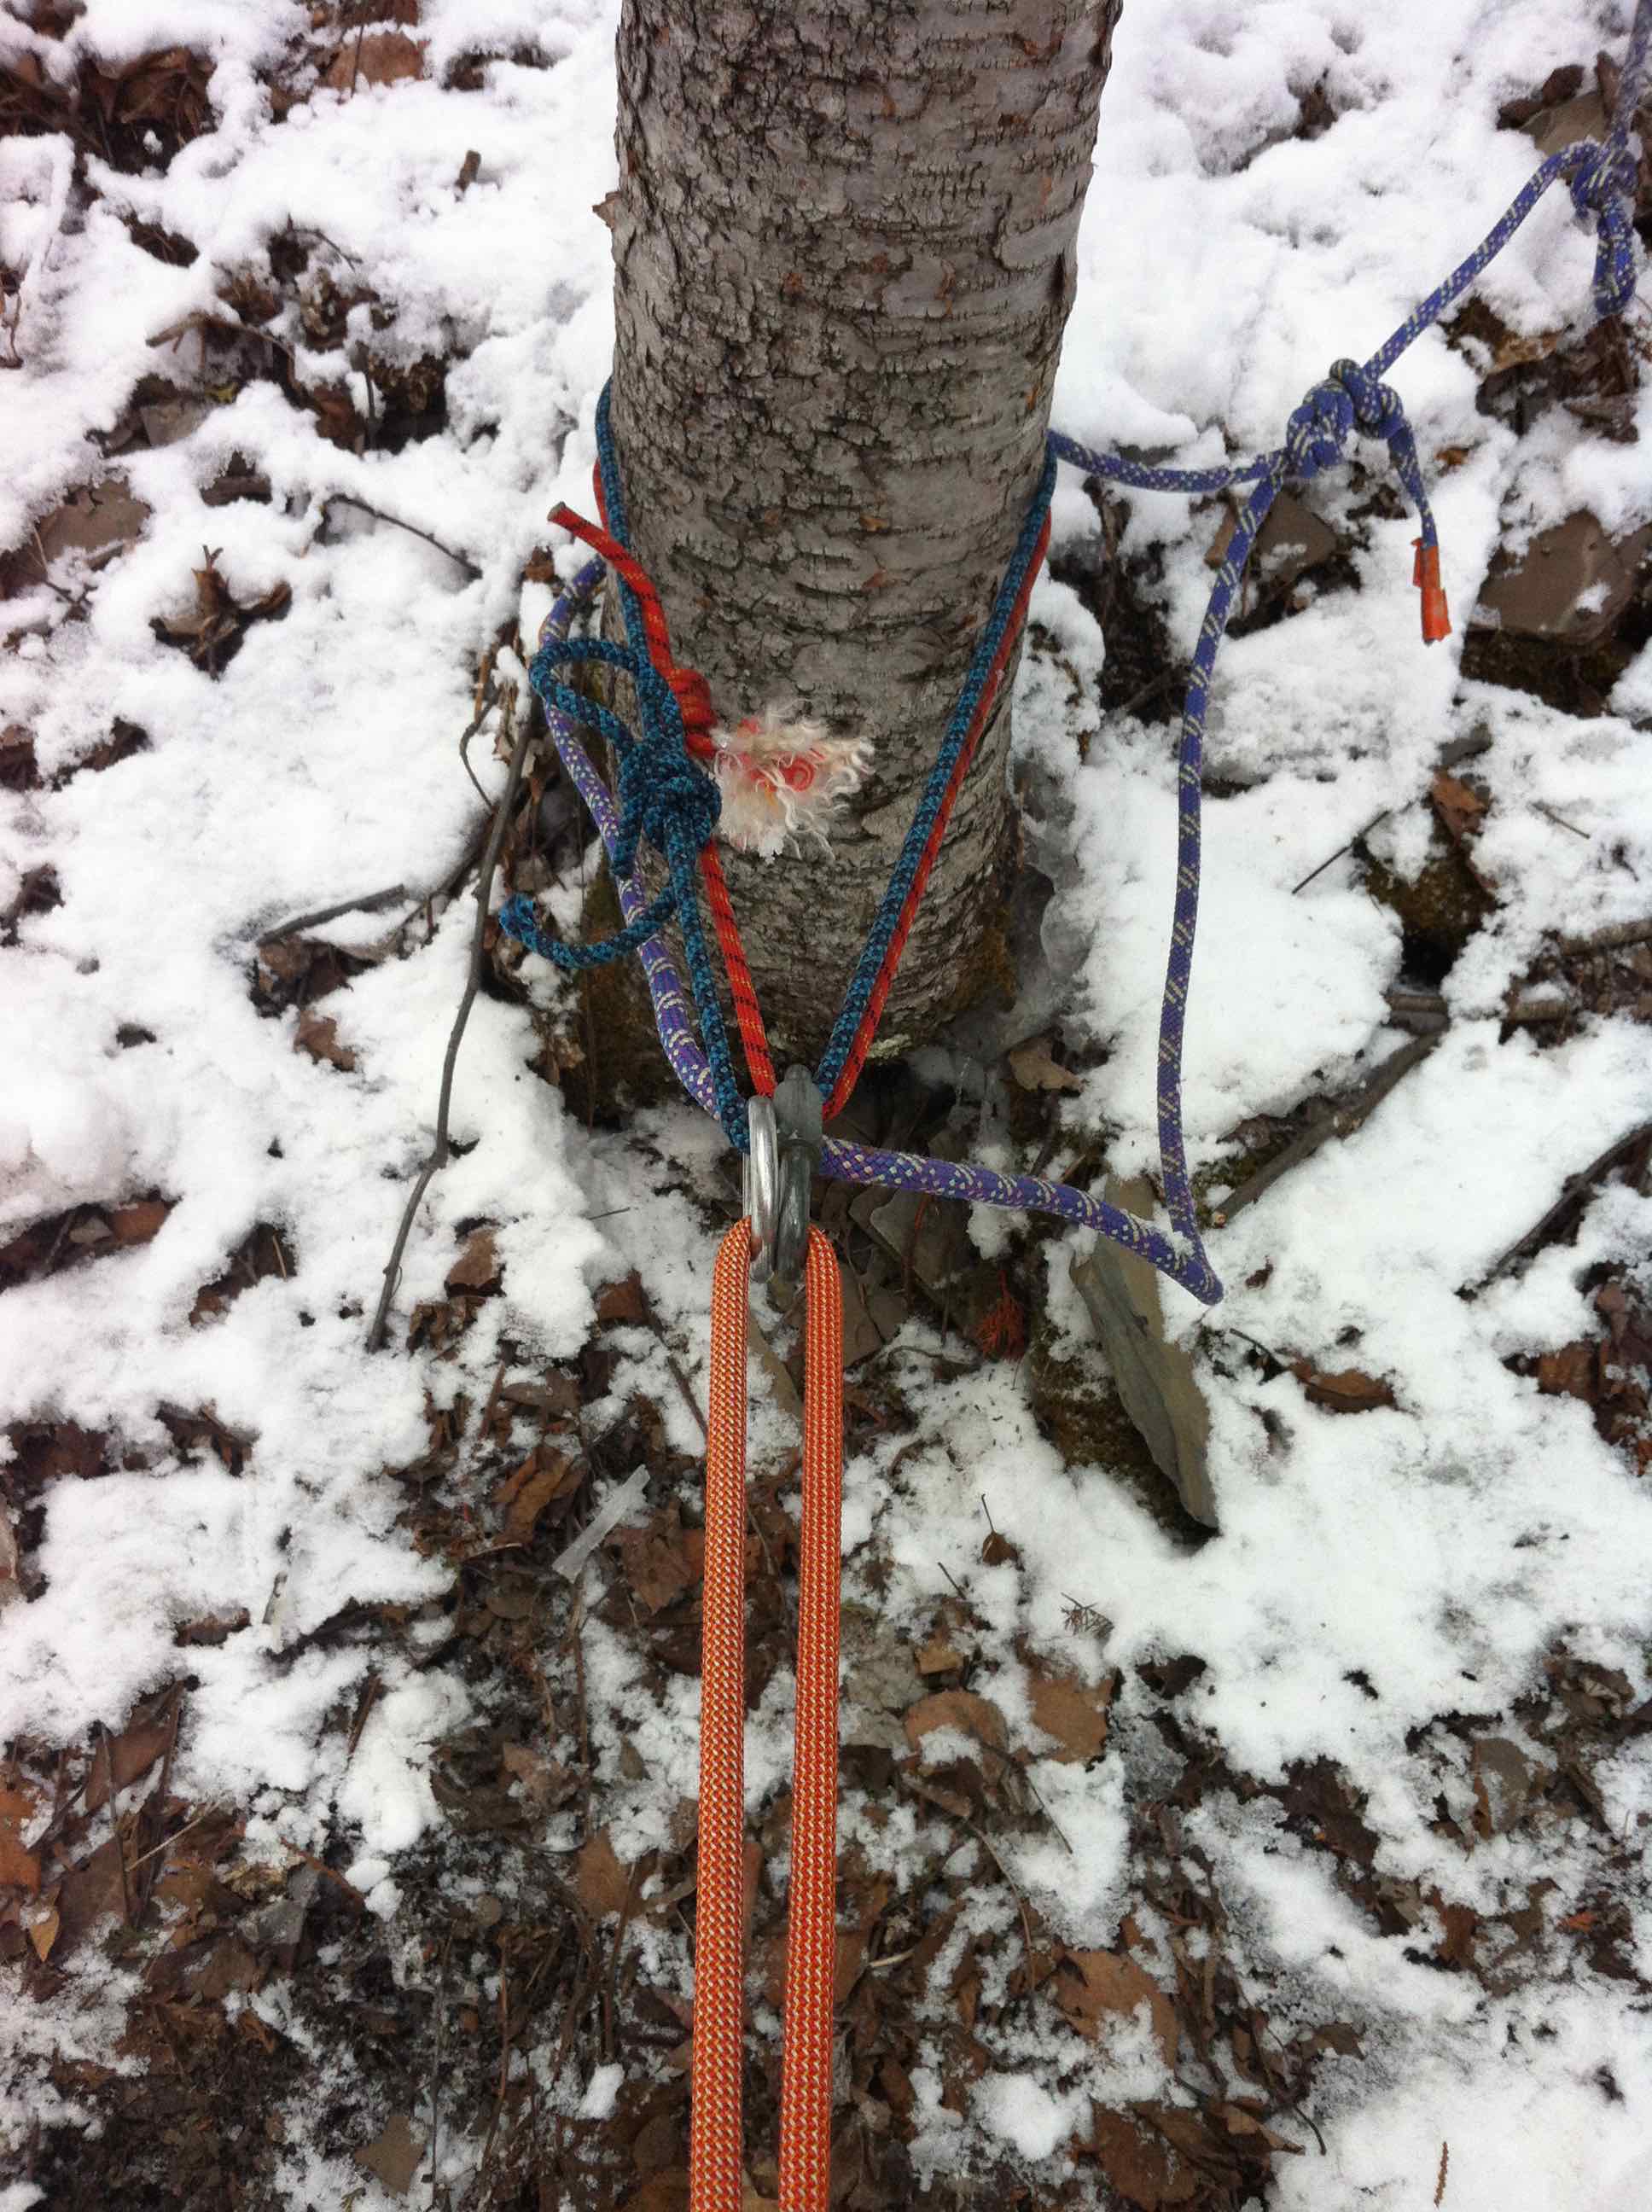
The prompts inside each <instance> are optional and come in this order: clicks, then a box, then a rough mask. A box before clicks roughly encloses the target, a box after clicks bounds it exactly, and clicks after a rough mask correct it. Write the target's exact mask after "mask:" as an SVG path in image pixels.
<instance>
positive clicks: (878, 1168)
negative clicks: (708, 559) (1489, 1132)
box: [539, 561, 1222, 1305]
mask: <svg viewBox="0 0 1652 2212" xmlns="http://www.w3.org/2000/svg"><path fill="white" fill-rule="evenodd" d="M602 572H603V564H602V562H600V561H589V562H586V565H585V567H584V568H581V569H580V573H579V574H578V575H577V576H575V578H574V581H573V582H572V583H571V584H570V585H569V586H568V588H567V590H566V591H565V592H563V594H562V597H561V598H560V599H558V600H557V602H556V605H555V606H554V607H552V609H551V611H550V614H548V615H547V616H546V617H545V620H544V624H543V625H542V627H541V629H540V632H539V641H540V643H541V645H544V644H546V643H548V642H550V641H551V640H553V639H556V638H562V637H566V636H567V635H568V631H569V629H571V628H572V627H573V625H574V623H575V622H576V621H577V620H578V619H579V618H580V616H581V615H582V614H584V613H585V612H586V610H587V609H588V608H589V606H590V605H591V603H592V599H593V598H594V597H595V595H596V591H597V586H598V583H599V582H600V581H601V579H602ZM546 720H547V721H548V723H549V725H550V734H551V738H552V739H553V741H554V742H555V744H556V750H557V753H558V755H559V756H560V757H561V760H562V766H563V768H564V769H566V770H567V772H568V780H569V781H570V782H571V783H572V784H573V785H574V788H575V790H577V791H578V793H579V794H580V798H581V799H584V801H585V803H586V805H587V806H588V807H589V808H590V810H591V814H592V820H593V821H594V822H595V823H596V825H597V828H598V832H599V833H600V835H601V837H602V841H603V843H604V847H605V848H607V850H608V853H609V854H610V859H611V857H612V854H613V848H614V844H615V842H616V839H617V837H618V836H619V817H618V814H617V812H616V810H615V806H614V802H613V799H612V798H611V797H610V793H609V790H608V787H607V785H606V784H605V783H604V781H603V780H602V778H601V776H600V775H598V773H597V769H596V767H595V764H594V763H593V762H592V758H591V756H590V754H589V753H587V752H586V749H585V746H584V744H583V743H582V741H581V739H580V733H579V731H578V730H577V728H576V727H575V726H574V723H573V721H572V720H570V719H569V718H568V716H567V715H565V714H562V713H561V712H560V711H559V710H557V709H556V708H551V709H550V711H549V712H548V714H547V716H546ZM614 880H615V884H616V889H617V890H618V892H619V902H620V911H621V913H622V914H623V915H624V917H625V920H626V921H627V922H628V923H630V922H633V921H635V920H636V919H637V917H638V916H639V915H641V914H643V913H645V912H646V911H647V904H648V901H647V893H646V892H645V891H644V890H642V889H641V886H640V885H639V884H637V883H636V882H635V879H634V878H632V877H630V876H616V878H615V879H614ZM641 954H642V968H643V973H644V974H645V975H647V979H648V994H649V996H650V998H651V999H652V1000H653V1008H654V1020H655V1022H656V1024H658V1026H659V1041H660V1042H661V1044H662V1045H664V1047H665V1057H666V1059H667V1060H669V1061H670V1063H671V1072H672V1073H673V1074H675V1076H676V1077H677V1081H678V1082H679V1083H680V1084H681V1085H683V1089H684V1090H685V1091H687V1092H688V1094H689V1097H690V1098H692V1099H693V1100H694V1102H695V1104H696V1105H697V1106H700V1107H701V1108H703V1109H704V1110H705V1112H707V1113H708V1114H709V1115H711V1117H712V1119H713V1120H714V1121H715V1119H716V1118H717V1106H716V1100H715V1097H714V1092H713V1086H712V1079H711V1070H710V1068H709V1067H708V1066H707V1064H706V1057H705V1054H703V1053H702V1052H701V1049H700V1047H699V1043H698V1042H697V1041H696V1039H695V1034H694V1024H693V1020H692V1018H691V1012H690V1006H689V996H688V994H687V992H686V991H685V990H684V988H683V979H682V977H681V975H679V974H678V972H677V963H676V961H675V960H674V959H673V958H672V957H671V947H670V945H668V944H667V943H666V941H665V937H664V936H663V935H659V936H654V937H650V938H647V939H645V940H644V942H643V945H642V947H641ZM820 1165H821V1172H822V1174H823V1175H825V1176H830V1177H831V1179H832V1180H833V1181H834V1182H848V1183H854V1184H857V1185H868V1186H872V1187H874V1188H882V1189H888V1190H909V1191H915V1192H918V1193H920V1194H924V1195H926V1196H929V1197H933V1198H956V1199H962V1200H964V1201H965V1203H966V1204H969V1205H976V1206H1005V1207H1008V1208H1011V1209H1013V1210H1015V1211H1017V1212H1023V1213H1053V1214H1054V1215H1056V1216H1057V1217H1058V1218H1060V1219H1061V1220H1063V1221H1070V1222H1072V1224H1073V1225H1074V1226H1075V1227H1077V1228H1080V1229H1094V1230H1096V1231H1099V1232H1100V1233H1101V1235H1102V1236H1103V1237H1107V1238H1108V1239H1109V1240H1110V1241H1111V1242H1112V1243H1115V1244H1121V1245H1123V1246H1124V1248H1125V1249H1126V1250H1127V1251H1130V1252H1134V1253H1136V1254H1138V1255H1139V1256H1140V1257H1141V1258H1142V1259H1144V1260H1145V1261H1148V1262H1149V1263H1150V1264H1151V1266H1153V1267H1157V1269H1158V1270H1159V1271H1160V1273H1163V1274H1166V1275H1169V1276H1171V1277H1172V1278H1173V1279H1175V1281H1177V1282H1179V1283H1181V1284H1182V1285H1184V1286H1185V1287H1186V1288H1187V1290H1189V1291H1192V1292H1193V1296H1194V1297H1196V1298H1198V1299H1199V1300H1200V1303H1201V1304H1205V1305H1214V1304H1215V1303H1216V1301H1217V1300H1218V1298H1219V1297H1221V1295H1222V1285H1221V1284H1220V1283H1219V1282H1218V1279H1217V1278H1216V1276H1215V1275H1214V1274H1213V1273H1212V1271H1211V1269H1210V1267H1208V1266H1207V1265H1206V1264H1205V1262H1204V1260H1203V1256H1202V1255H1199V1254H1195V1253H1193V1252H1190V1251H1189V1250H1188V1249H1187V1247H1186V1246H1185V1245H1184V1244H1181V1243H1178V1242H1177V1241H1176V1240H1175V1238H1174V1237H1169V1236H1167V1235H1166V1234H1165V1233H1164V1231H1163V1230H1159V1229H1155V1228H1154V1227H1153V1226H1152V1225H1151V1223H1149V1222H1145V1221H1139V1220H1137V1218H1135V1216H1134V1215H1133V1214H1130V1213H1126V1212H1123V1211H1122V1210H1121V1208H1120V1207H1118V1206H1108V1204H1107V1203H1106V1201H1105V1200H1102V1199H1097V1198H1091V1197H1090V1196H1088V1195H1087V1194H1086V1193H1085V1192H1084V1191H1082V1190H1075V1189H1073V1188H1072V1185H1071V1184H1070V1183H1061V1182H1046V1181H1045V1180H1044V1179H1043V1178H1042V1176H1017V1175H999V1174H998V1173H996V1172H995V1171H994V1170H993V1169H991V1168H982V1167H969V1166H965V1165H962V1164H958V1163H957V1162H955V1161H952V1160H935V1159H928V1158H924V1157H923V1156H922V1155H921V1154H920V1153H917V1152H883V1151H880V1150H879V1149H878V1147H877V1146H872V1145H857V1144H853V1143H851V1142H849V1141H848V1140H847V1139H845V1138H841V1137H828V1138H827V1139H826V1140H825V1142H824V1144H823V1146H822V1148H821V1162H820Z"/></svg>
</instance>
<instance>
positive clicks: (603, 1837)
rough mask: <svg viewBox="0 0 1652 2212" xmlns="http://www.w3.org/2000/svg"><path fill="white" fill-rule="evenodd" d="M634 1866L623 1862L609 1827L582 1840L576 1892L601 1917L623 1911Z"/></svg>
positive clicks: (588, 1910) (576, 1869) (575, 1864)
mask: <svg viewBox="0 0 1652 2212" xmlns="http://www.w3.org/2000/svg"><path fill="white" fill-rule="evenodd" d="M631 1878H632V1869H631V1868H630V1867H629V1866H627V1865H625V1864H624V1863H622V1861H621V1860H620V1858H619V1857H618V1856H617V1854H616V1851H615V1850H614V1846H613V1843H612V1841H611V1840H610V1837H609V1833H608V1831H607V1829H606V1828H598V1831H597V1832H596V1834H595V1835H594V1836H592V1838H590V1840H589V1841H588V1842H587V1843H586V1844H582V1845H581V1847H580V1853H579V1856H578V1857H576V1858H575V1860H574V1895H575V1896H576V1897H577V1898H578V1899H579V1900H580V1904H581V1905H584V1907H585V1909H586V1911H587V1912H589V1913H592V1914H594V1915H595V1917H597V1918H598V1920H602V1919H605V1918H606V1917H608V1915H609V1914H610V1913H616V1912H623V1911H624V1910H625V1899H626V1894H627V1893H628V1891H629V1888H630V1886H631Z"/></svg>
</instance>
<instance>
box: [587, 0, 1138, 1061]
mask: <svg viewBox="0 0 1652 2212" xmlns="http://www.w3.org/2000/svg"><path fill="white" fill-rule="evenodd" d="M1117 14H1118V0H785V4H780V5H769V6H767V7H762V8H759V7H756V6H751V5H742V4H738V0H625V6H624V11H623V17H622V21H621V26H620V33H619V52H618V60H619V121H618V147H619V156H620V183H619V186H618V189H617V191H616V193H615V194H614V196H613V197H612V199H611V200H610V201H609V202H608V203H606V204H605V207H604V213H605V214H606V216H607V217H608V220H609V222H610V228H611V229H612V232H613V239H614V266H615V301H616V347H615V363H614V387H613V421H614V428H615V432H616V441H617V444H618V447H619V454H620V461H621V466H622V469H623V476H624V482H625V490H626V497H627V503H628V507H629V520H630V526H631V532H632V542H633V545H634V548H635V551H636V552H637V554H638V556H639V557H640V558H641V561H642V562H643V564H644V566H645V567H646V568H647V569H648V571H649V572H650V574H652V575H653V578H654V580H655V582H656V584H657V586H658V587H659V592H660V596H661V599H662V601H663V603H664V605H665V611H666V615H667V617H668V619H669V621H670V623H671V631H672V643H673V650H674V651H675V653H676V654H677V658H678V659H679V660H682V661H685V662H689V663H692V664H693V665H695V666H697V667H699V668H700V669H701V670H702V671H704V673H705V675H706V676H707V678H708V680H709V683H710V685H711V689H712V694H713V696H714V699H715V700H716V702H717V704H718V708H719V711H720V714H721V715H722V716H723V718H724V719H725V720H729V721H732V720H738V717H739V716H740V715H741V714H745V713H753V712H757V711H759V710H761V709H762V708H763V707H764V706H766V705H768V704H769V703H770V702H777V701H790V700H794V699H795V700H797V701H799V702H801V703H802V704H803V706H804V708H805V710H806V711H807V712H808V713H810V714H813V715H815V716H817V717H818V718H819V719H821V720H825V721H827V722H828V723H829V724H830V725H831V726H833V728H834V729H835V730H836V731H838V732H842V733H851V732H853V733H857V734H859V735H863V736H865V737H869V738H871V739H872V741H873V743H874V744H875V746H876V748H877V752H876V765H875V769H874V773H873V775H872V780H871V781H870V782H869V784H868V785H867V786H866V787H865V788H864V789H863V790H862V792H861V793H859V796H858V798H857V799H856V801H855V802H853V805H852V808H851V810H850V811H848V812H847V814H846V815H845V816H844V817H842V818H841V820H840V822H839V824H838V826H837V827H836V829H835V831H834V833H833V837H832V848H831V851H830V854H829V855H823V854H820V853H819V852H818V850H817V849H815V850H806V851H805V852H803V853H802V854H799V855H798V856H796V857H793V856H792V855H789V854H788V855H786V856H783V857H782V858H780V860H774V861H765V860H756V859H749V858H746V857H744V856H742V855H739V854H729V853H726V854H725V860H726V865H727V867H728V872H729V877H730V881H731V887H732V893H733V897H734V902H735V907H736V910H737V912H738V914H739V915H740V917H741V920H742V924H743V927H744V929H745V932H746V942H747V947H748V950H749V951H750V956H751V960H752V966H753V970H754V973H755V975H756V982H757V987H758V991H759V994H760V996H761V998H762V1003H763V1006H764V1009H765V1012H766V1013H767V1015H768V1022H769V1027H770V1031H771V1035H772V1036H773V1037H774V1039H775V1041H776V1042H777V1044H778V1046H779V1047H780V1048H781V1049H782V1050H784V1051H785V1052H786V1053H787V1054H793V1055H797V1056H807V1057H809V1058H811V1060H812V1059H813V1058H814V1057H815V1056H816V1055H817V1053H818V1051H819V1048H820V1047H821V1045H822V1044H823V1042H824V1040H825V1036H826V1035H827V1032H828V1031H829V1028H830V1025H831V1022H832V1019H833V1017H834V1015H835V1010H836V1006H837V1004H838V998H839V993H840V991H841V985H842V983H843V982H844V981H847V975H848V974H849V971H850V969H851V967H852V965H853V959H854V957H855V955H856V953H857V952H858V951H859V945H860V943H861V940H862V939H863V937H864V935H865V929H866V927H867V925H868V923H869V922H870V921H871V919H872V913H873V911H874V909H875V908H876V905H877V902H878V897H879V896H880V894H881V892H882V890H883V889H884V884H885V882H886V880H887V878H888V875H889V871H890V865H891V863H892V861H893V859H894V856H895V854H896V851H897V849H898V848H899V845H900V842H901V839H902V836H903V835H904V833H905V831H906V829H907V825H908V821H909V820H910V817H911V813H912V809H913V805H914V800H915V799H916V797H917V795H918V793H919V792H920V790H921V788H922V786H923V783H924V781H925V779H926V776H927V775H928V773H929V771H930V769H931V768H932V765H933V763H934V759H935V755H936V751H937V750H938V744H939V742H940V738H941V736H942V733H943V732H944V728H945V726H946V724H947V721H948V720H949V718H950V716H951V713H952V709H953V707H954V705H955V702H956V701H957V694H958V691H959V688H960V686H961V684H962V683H963V677H964V673H965V671H966V669H967V667H968V665H969V658H970V653H971V650H972V648H973V646H974V643H975V637H976V635H977V634H978V632H979V631H980V629H981V625H982V624H983V623H985V621H986V619H987V614H988V612H989V611H990V609H991V606H992V603H993V596H994V594H995V592H996V591H997V589H998V586H999V579H1000V577H1001V575H1002V574H1003V572H1004V569H1005V566H1006V564H1007V562H1008V560H1009V558H1010V556H1011V551H1012V550H1013V548H1014V545H1015V542H1016V539H1017V536H1018V534H1019V532H1020V530H1021V527H1022V525H1023V520H1024V519H1025V516H1026V513H1027V508H1028V506H1029V501H1030V500H1031V497H1032V495H1033V492H1034V490H1035V488H1036V484H1037V482H1038V477H1039V472H1040V470H1041V468H1042V464H1043V447H1044V435H1045V431H1046V428H1047V427H1048V414H1049V398H1050V389H1051V384H1052V381H1053V379H1054V371H1055V365H1056V360H1057V356H1058V354H1059V351H1060V340H1061V333H1062V330H1063V327H1064V325H1065V323H1066V315H1067V310H1068V307H1069V306H1070V304H1071V301H1072V289H1073V268H1074V252H1073V244H1074V239H1075V235H1076V233H1077V230H1078V218H1079V214H1080V211H1081V209H1082V206H1083V203H1084V190H1085V187H1086V185H1087V184H1088V181H1089V176H1090V152H1091V149H1092V147H1093V145H1094V143H1095V135H1096V106H1097V102H1098V100H1099V99H1100V96H1101V91H1102V83H1103V82H1104V81H1105V78H1106V75H1107V70H1108V59H1109V41H1110V38H1111V33H1112V30H1113V26H1114V21H1115V20H1116V17H1117ZM1001 696H1002V698H1003V700H1004V701H1005V702H1006V703H1005V705H1004V706H1003V707H1002V708H1001V709H1000V711H999V713H998V714H996V715H995V717H994V720H993V725H992V726H990V727H989V729H988V730H987V732H986V733H985V735H984V737H983V739H982V742H981V748H980V750H979V752H978V754H977V756H976V759H975V766H974V767H973V769H971V771H970V775H969V781H968V783H967V785H966V787H965V789H964V792H963V796H962V798H961V799H960V800H959V803H958V806H957V812H956V814H955V815H954V817H953V821H952V826H951V832H950V834H949V837H948V841H947V846H946V848H945V851H944V857H943V860H942V862H941V864H940V866H938V868H937V870H936V872H935V874H934V876H933V877H932V880H931V884H930V887H929V890H928V893H927V896H926V900H925V902H924V905H923V908H921V910H920V916H919V920H918V923H917V926H916V927H915V928H914V932H913V935H912V938H911V940H910V943H909V944H908V949H907V953H906V957H905V961H904V964H903V966H902V973H901V980H900V981H899V983H898V984H897V986H896V993H895V995H894V997H893V998H892V999H891V1000H890V1007H889V1011H888V1013H887V1014H886V1017H885V1020H884V1037H883V1044H884V1049H886V1050H889V1049H896V1048H901V1047H902V1046H905V1045H908V1044H910V1043H912V1042H916V1041H918V1040H919V1039H920V1038H921V1037H922V1036H925V1035H926V1034H928V1033H930V1032H932V1030H933V1029H934V1028H935V1027H936V1025H937V1024H938V1023H939V1022H940V1021H942V1020H944V1018H946V1017H947V1016H948V1015H949V1014H951V1012H955V1011H957V1009H958V1008H959V1007H960V1006H963V1005H964V1004H966V1003H968V1002H969V1000H971V999H972V998H974V997H975V996H978V995H979V994H980V987H981V983H982V981H984V980H985V977H986V975H987V973H988V972H989V969H990V960H991V950H990V948H991V946H992V944H993V939H994V938H995V936H996V935H997V927H996V925H997V921H998V917H999V913H1000V912H1001V908H1002V902H1003V895H1004V892H1005V888H1006V878H1007V872H1008V867H1009V865H1010V861H1011V839H1012V829H1013V823H1012V820H1011V809H1010V805H1009V798H1008V791H1007V782H1006V775H1005V760H1006V756H1007V753H1008V749H1009V741H1010V726H1009V724H1010V718H1009V711H1008V707H1007V701H1008V697H1009V686H1008V685H1005V688H1004V690H1003V693H1002V695H1001Z"/></svg>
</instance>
